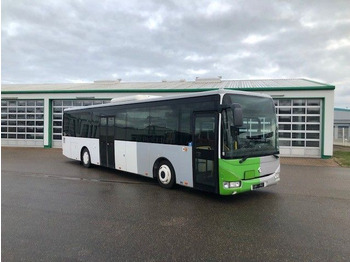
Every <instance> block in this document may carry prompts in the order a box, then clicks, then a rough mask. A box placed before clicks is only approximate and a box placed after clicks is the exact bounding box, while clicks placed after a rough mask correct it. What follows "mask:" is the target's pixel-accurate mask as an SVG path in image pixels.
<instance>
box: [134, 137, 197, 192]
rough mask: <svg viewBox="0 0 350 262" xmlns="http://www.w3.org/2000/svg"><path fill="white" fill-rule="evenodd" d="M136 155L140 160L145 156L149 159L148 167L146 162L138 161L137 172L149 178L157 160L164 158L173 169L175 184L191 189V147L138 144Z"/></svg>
mask: <svg viewBox="0 0 350 262" xmlns="http://www.w3.org/2000/svg"><path fill="white" fill-rule="evenodd" d="M137 149H138V151H137V154H138V156H139V158H140V159H142V158H143V157H144V155H145V154H147V157H148V159H149V161H148V165H146V162H143V161H139V162H138V169H139V172H142V173H143V174H145V173H146V172H147V173H148V174H149V176H152V174H153V165H154V163H155V162H156V160H157V159H159V158H166V159H168V160H169V161H170V163H171V164H172V165H173V167H174V169H175V174H176V184H179V185H184V186H188V187H193V176H192V173H193V172H192V147H189V146H179V145H164V144H147V143H138V148H137Z"/></svg>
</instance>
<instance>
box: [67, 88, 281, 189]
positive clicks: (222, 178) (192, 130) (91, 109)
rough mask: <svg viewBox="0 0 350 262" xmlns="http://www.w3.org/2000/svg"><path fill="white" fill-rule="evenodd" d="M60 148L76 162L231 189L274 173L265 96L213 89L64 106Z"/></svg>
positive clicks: (274, 133) (272, 120) (267, 182)
mask: <svg viewBox="0 0 350 262" xmlns="http://www.w3.org/2000/svg"><path fill="white" fill-rule="evenodd" d="M62 148H63V154H64V155H65V156H66V157H68V158H70V159H75V160H79V161H81V163H82V165H83V166H84V167H90V166H91V165H96V166H104V167H108V168H113V169H116V170H120V171H124V172H128V173H134V174H139V175H141V176H145V177H150V178H153V179H156V180H158V183H159V185H160V186H161V187H164V188H168V189H169V188H172V187H174V185H181V186H185V187H190V188H194V189H199V190H203V191H206V192H212V193H216V194H220V195H234V194H237V193H241V192H246V191H250V190H255V189H258V188H262V187H267V186H271V185H274V184H276V183H277V182H278V181H279V180H280V164H279V147H278V128H277V123H276V114H275V107H274V102H273V100H272V98H271V97H270V96H268V95H264V94H256V93H250V92H241V91H231V90H224V89H223V90H216V91H205V92H195V93H191V94H183V95H180V96H179V95H172V96H167V97H152V96H148V97H144V96H142V95H138V96H136V97H126V98H120V99H115V101H111V103H107V104H102V105H93V106H86V107H78V108H69V109H66V110H65V111H64V116H63V136H62Z"/></svg>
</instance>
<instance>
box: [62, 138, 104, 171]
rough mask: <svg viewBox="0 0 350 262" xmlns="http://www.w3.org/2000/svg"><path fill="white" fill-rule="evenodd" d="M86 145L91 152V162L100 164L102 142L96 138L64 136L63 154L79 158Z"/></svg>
mask: <svg viewBox="0 0 350 262" xmlns="http://www.w3.org/2000/svg"><path fill="white" fill-rule="evenodd" d="M83 147H86V148H87V149H88V150H89V152H90V157H91V163H92V164H95V165H99V164H100V142H99V139H95V138H84V137H69V136H65V137H63V138H62V149H63V155H65V156H66V157H68V158H71V159H75V160H79V161H80V153H81V149H82V148H83Z"/></svg>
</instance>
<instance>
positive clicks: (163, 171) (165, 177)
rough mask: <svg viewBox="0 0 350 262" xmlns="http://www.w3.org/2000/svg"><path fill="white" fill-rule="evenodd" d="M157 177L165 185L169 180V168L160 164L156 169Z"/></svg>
mask: <svg viewBox="0 0 350 262" xmlns="http://www.w3.org/2000/svg"><path fill="white" fill-rule="evenodd" d="M158 177H159V180H160V182H161V183H162V184H164V185H167V184H169V183H170V180H171V170H170V168H169V167H168V166H167V165H162V166H161V167H160V168H159V171H158Z"/></svg>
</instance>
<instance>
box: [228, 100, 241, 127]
mask: <svg viewBox="0 0 350 262" xmlns="http://www.w3.org/2000/svg"><path fill="white" fill-rule="evenodd" d="M231 110H232V113H233V124H234V125H235V126H236V127H240V126H243V111H242V107H241V105H240V104H232V105H231Z"/></svg>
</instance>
